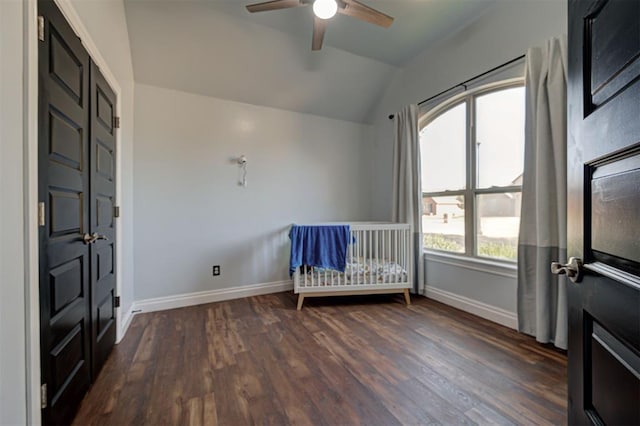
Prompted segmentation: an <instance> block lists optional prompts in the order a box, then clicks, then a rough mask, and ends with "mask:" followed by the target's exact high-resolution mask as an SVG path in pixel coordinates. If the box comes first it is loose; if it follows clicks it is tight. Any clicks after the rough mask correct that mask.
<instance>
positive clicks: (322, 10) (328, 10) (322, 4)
mask: <svg viewBox="0 0 640 426" xmlns="http://www.w3.org/2000/svg"><path fill="white" fill-rule="evenodd" d="M336 12H338V3H336V1H335V0H316V1H314V2H313V13H314V14H315V15H316V16H317V17H318V18H320V19H330V18H333V17H334V16H335V14H336Z"/></svg>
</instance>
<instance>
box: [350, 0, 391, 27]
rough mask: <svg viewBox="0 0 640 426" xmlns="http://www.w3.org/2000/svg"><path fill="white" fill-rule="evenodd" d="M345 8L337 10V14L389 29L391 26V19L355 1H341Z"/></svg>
mask: <svg viewBox="0 0 640 426" xmlns="http://www.w3.org/2000/svg"><path fill="white" fill-rule="evenodd" d="M342 2H343V3H344V5H345V7H344V8H342V7H340V8H338V13H342V14H343V15H347V16H351V17H353V18H356V19H360V20H361V21H365V22H369V23H371V24H375V25H379V26H381V27H384V28H389V27H390V26H391V24H393V18H392V17H391V16H389V15H386V14H384V13H382V12H380V11H378V10H375V9H373V8H371V7H369V6H367V5H365V4H362V3H360V2H359V1H357V0H342Z"/></svg>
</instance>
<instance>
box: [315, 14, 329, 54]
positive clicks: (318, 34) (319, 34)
mask: <svg viewBox="0 0 640 426" xmlns="http://www.w3.org/2000/svg"><path fill="white" fill-rule="evenodd" d="M326 30H327V20H325V19H320V18H318V17H317V16H314V17H313V43H312V44H311V50H320V49H322V41H323V40H324V32H325V31H326Z"/></svg>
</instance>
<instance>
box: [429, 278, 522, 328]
mask: <svg viewBox="0 0 640 426" xmlns="http://www.w3.org/2000/svg"><path fill="white" fill-rule="evenodd" d="M423 294H424V295H425V296H426V297H428V298H429V299H433V300H437V301H438V302H442V303H444V304H445V305H449V306H453V307H454V308H458V309H460V310H462V311H465V312H469V313H470V314H474V315H477V316H479V317H481V318H484V319H487V320H489V321H493V322H495V323H498V324H500V325H504V326H505V327H509V328H512V329H514V330H517V329H518V316H517V315H516V314H515V313H514V312H509V311H507V310H505V309H502V308H497V307H495V306H491V305H488V304H486V303H483V302H479V301H477V300H474V299H470V298H468V297H464V296H460V295H458V294H455V293H451V292H448V291H445V290H441V289H439V288H435V287H431V286H427V287H426V288H425V290H424V291H423Z"/></svg>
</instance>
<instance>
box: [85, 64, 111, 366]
mask: <svg viewBox="0 0 640 426" xmlns="http://www.w3.org/2000/svg"><path fill="white" fill-rule="evenodd" d="M89 85H90V88H91V89H90V90H91V108H90V110H91V122H90V134H91V141H90V150H91V151H90V155H89V158H90V159H91V165H90V167H89V169H90V177H91V191H90V198H91V202H90V208H89V211H90V219H89V222H90V226H91V232H92V234H93V238H95V239H96V240H95V242H94V243H93V244H91V247H90V256H91V274H90V275H91V323H92V325H91V343H92V344H91V348H92V356H93V360H92V361H93V363H92V368H93V377H94V378H95V377H97V375H98V373H99V372H100V369H101V368H102V366H103V365H104V362H105V361H106V359H107V356H108V355H109V353H110V352H111V349H112V348H113V345H114V344H115V341H116V316H115V297H116V261H115V260H116V228H115V221H114V206H115V197H116V186H115V184H116V175H115V173H116V167H115V166H116V137H115V129H114V118H115V106H116V104H115V102H116V96H115V93H114V92H113V90H111V88H110V87H109V85H108V84H107V82H106V80H105V79H104V77H103V76H102V74H101V73H100V70H99V69H98V67H97V66H96V65H95V64H93V63H92V64H91V78H90V84H89Z"/></svg>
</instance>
